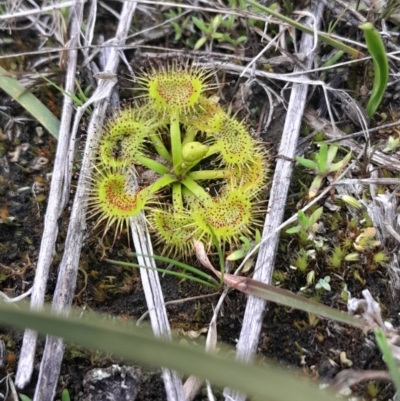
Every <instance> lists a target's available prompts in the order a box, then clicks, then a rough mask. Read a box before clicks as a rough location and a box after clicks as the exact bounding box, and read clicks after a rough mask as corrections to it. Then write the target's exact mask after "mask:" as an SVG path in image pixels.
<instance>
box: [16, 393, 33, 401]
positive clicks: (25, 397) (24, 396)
mask: <svg viewBox="0 0 400 401" xmlns="http://www.w3.org/2000/svg"><path fill="white" fill-rule="evenodd" d="M18 395H19V398H21V401H32V399H31V398H29V397H28V396H27V395H25V394H21V393H19V394H18Z"/></svg>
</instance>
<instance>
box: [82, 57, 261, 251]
mask: <svg viewBox="0 0 400 401" xmlns="http://www.w3.org/2000/svg"><path fill="white" fill-rule="evenodd" d="M212 75H213V73H209V72H206V71H204V70H203V69H201V68H199V67H196V66H194V65H191V64H189V63H180V62H177V61H175V62H170V63H169V64H168V65H166V66H164V67H161V66H158V67H157V68H156V67H152V68H151V70H150V71H148V72H144V73H142V74H141V76H140V77H139V78H138V80H137V83H138V87H139V89H140V90H141V91H142V92H143V94H142V96H141V99H139V100H140V101H137V102H136V103H134V105H133V106H130V107H125V108H123V109H122V110H120V111H119V112H117V113H116V115H115V116H114V117H113V118H111V119H110V120H109V121H108V122H107V123H106V125H105V127H104V129H103V130H102V133H101V137H100V139H99V145H98V151H97V155H96V158H95V160H94V174H93V177H92V179H91V184H90V196H89V216H90V217H92V218H93V217H94V218H96V220H97V222H96V227H97V226H100V225H104V226H105V232H107V231H108V229H109V228H111V227H114V229H115V235H117V234H118V233H120V232H121V230H123V229H124V228H127V227H128V224H129V219H130V218H131V217H134V216H136V215H137V214H138V213H140V212H142V211H145V213H146V217H147V221H148V223H149V226H150V228H151V230H152V231H153V232H154V234H155V236H156V237H157V242H158V243H159V244H160V246H161V247H162V248H163V253H164V254H167V255H168V256H173V257H186V256H188V255H190V254H191V253H192V252H193V249H192V239H194V238H195V239H197V240H200V241H202V242H203V243H204V244H205V245H206V248H207V249H210V248H211V247H212V246H213V241H214V245H215V241H218V242H219V244H220V245H221V246H225V247H226V246H228V248H231V247H232V246H235V245H236V244H238V243H240V237H243V236H245V237H247V238H248V237H252V236H253V235H254V232H255V230H256V228H257V225H259V223H260V220H261V217H262V213H263V209H264V207H263V204H262V202H261V201H260V199H259V194H260V191H261V190H262V188H263V187H264V186H265V181H266V173H267V170H268V168H267V154H266V151H265V150H263V148H262V146H261V144H260V143H259V142H257V141H256V140H255V139H253V138H252V136H251V135H250V133H249V131H248V129H247V128H246V126H245V124H244V123H242V122H240V121H238V120H237V119H236V118H235V117H234V116H232V115H230V113H229V112H226V111H225V110H224V109H223V108H222V107H221V106H219V105H218V101H217V100H216V97H215V96H210V90H212V89H215V88H216V86H215V85H214V84H212V83H211V79H212ZM139 166H140V167H139ZM139 168H140V171H141V176H142V177H147V183H146V185H140V186H138V185H136V182H135V179H134V174H135V172H136V170H139Z"/></svg>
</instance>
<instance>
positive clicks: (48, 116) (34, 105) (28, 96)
mask: <svg viewBox="0 0 400 401" xmlns="http://www.w3.org/2000/svg"><path fill="white" fill-rule="evenodd" d="M0 88H1V89H3V90H4V92H6V93H7V94H8V95H10V96H11V97H12V98H13V99H14V100H16V101H17V102H18V103H19V104H20V105H21V106H22V107H23V108H24V109H25V110H26V111H27V112H28V113H30V114H31V115H32V116H33V117H34V118H35V119H36V120H37V121H38V122H39V124H40V125H42V126H43V127H44V128H45V129H47V131H49V133H50V134H51V135H53V136H54V138H56V139H58V132H59V131H60V121H59V120H58V118H57V117H55V116H54V114H53V113H52V112H51V111H50V110H49V109H48V108H47V107H46V106H45V105H44V104H43V103H42V102H41V101H40V100H39V99H38V98H37V97H36V96H35V95H33V94H32V93H31V92H29V90H28V89H26V88H25V87H24V86H22V85H21V84H20V83H19V81H18V80H17V79H15V78H13V77H12V73H9V72H8V71H6V70H5V69H4V68H2V67H0Z"/></svg>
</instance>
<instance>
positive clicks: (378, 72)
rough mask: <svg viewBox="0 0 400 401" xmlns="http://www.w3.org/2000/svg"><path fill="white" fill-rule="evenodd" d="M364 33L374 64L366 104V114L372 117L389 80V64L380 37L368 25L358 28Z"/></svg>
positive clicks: (367, 23)
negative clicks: (370, 89)
mask: <svg viewBox="0 0 400 401" xmlns="http://www.w3.org/2000/svg"><path fill="white" fill-rule="evenodd" d="M360 29H362V30H363V31H364V33H365V40H366V42H367V48H368V51H369V54H370V55H371V57H372V61H373V62H374V86H373V87H372V93H371V96H370V98H369V100H368V104H367V114H368V116H369V117H372V116H373V115H374V114H375V111H376V110H377V109H378V107H379V105H380V104H381V102H382V99H383V95H384V94H385V91H386V87H387V83H388V80H389V62H388V58H387V55H386V49H385V46H384V44H383V42H382V38H381V35H380V34H379V32H378V31H377V30H376V29H375V27H374V26H373V25H372V24H371V23H370V22H366V23H365V24H362V25H361V26H360Z"/></svg>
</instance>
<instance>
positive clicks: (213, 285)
mask: <svg viewBox="0 0 400 401" xmlns="http://www.w3.org/2000/svg"><path fill="white" fill-rule="evenodd" d="M147 257H149V256H147ZM104 260H105V261H106V262H108V263H111V264H113V265H116V266H122V267H131V268H133V269H140V268H144V269H149V270H157V271H158V272H160V273H165V274H169V275H171V276H176V277H180V278H184V279H187V280H191V281H194V282H196V283H200V284H203V285H206V286H207V287H211V288H216V287H219V283H218V281H216V280H215V279H214V278H213V277H211V276H209V275H207V274H205V273H203V272H202V271H200V270H199V271H197V269H195V268H192V269H194V271H193V270H191V271H193V273H195V274H199V272H200V273H203V274H199V275H201V276H203V275H204V276H206V278H207V279H208V280H209V281H205V280H202V279H200V278H197V277H193V276H191V275H189V274H185V273H179V272H174V271H173V270H167V269H160V268H158V267H156V268H152V267H147V266H141V265H139V264H137V263H131V262H121V261H118V260H111V259H104ZM189 267H190V266H189ZM187 270H188V269H187Z"/></svg>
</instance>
